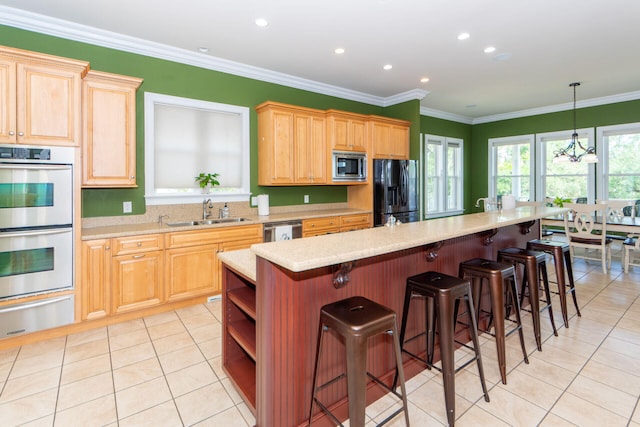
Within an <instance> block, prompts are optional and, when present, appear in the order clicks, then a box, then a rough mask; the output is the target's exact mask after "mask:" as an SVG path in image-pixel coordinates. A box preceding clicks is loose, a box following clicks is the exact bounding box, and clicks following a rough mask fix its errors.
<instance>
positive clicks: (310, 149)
mask: <svg viewBox="0 0 640 427" xmlns="http://www.w3.org/2000/svg"><path fill="white" fill-rule="evenodd" d="M294 117H295V122H294V126H295V136H296V137H295V141H294V154H295V155H294V167H295V174H294V178H295V182H296V183H297V184H324V183H326V182H327V163H326V161H327V157H326V155H325V153H326V151H327V143H326V136H325V129H326V124H325V118H324V114H318V113H296V114H295V116H294Z"/></svg>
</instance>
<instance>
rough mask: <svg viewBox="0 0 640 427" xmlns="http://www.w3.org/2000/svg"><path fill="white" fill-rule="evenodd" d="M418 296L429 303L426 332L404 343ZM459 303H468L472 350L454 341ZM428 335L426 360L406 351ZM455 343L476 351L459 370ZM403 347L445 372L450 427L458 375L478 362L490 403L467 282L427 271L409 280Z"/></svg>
mask: <svg viewBox="0 0 640 427" xmlns="http://www.w3.org/2000/svg"><path fill="white" fill-rule="evenodd" d="M416 295H417V296H422V297H426V298H428V300H427V303H426V304H425V305H426V310H427V313H426V315H427V328H426V331H425V332H424V333H421V334H418V335H416V336H414V337H411V338H409V339H407V340H405V333H406V328H407V319H408V316H409V308H410V305H411V299H412V297H414V296H416ZM460 300H464V301H466V303H467V313H468V315H469V319H470V321H469V327H470V329H469V334H470V335H471V340H472V342H473V347H471V346H468V345H467V344H465V343H462V342H459V341H456V340H455V327H456V323H457V321H456V320H457V315H456V313H457V306H458V303H459V302H460ZM436 320H437V325H438V333H439V345H440V358H441V362H442V368H441V369H439V368H438V367H437V366H434V364H433V354H434V347H435V330H436ZM425 334H426V335H427V352H426V358H424V359H423V358H421V357H420V356H418V355H416V354H414V353H412V352H410V351H408V350H406V349H405V347H404V344H405V342H409V341H411V340H414V339H416V338H418V337H421V336H423V335H425ZM454 343H458V344H460V345H463V346H465V347H467V348H469V349H472V350H473V351H474V357H473V358H471V359H470V360H468V361H466V362H465V363H463V364H462V365H461V366H459V367H458V368H457V369H456V368H455V364H454V351H455V349H454ZM400 346H401V347H402V351H404V352H405V353H407V354H409V355H410V356H411V357H414V358H416V359H418V360H420V361H422V362H423V363H425V364H426V365H427V367H429V368H432V367H433V368H436V369H438V370H440V371H441V372H442V376H443V380H444V397H445V407H446V410H447V420H448V422H449V425H450V426H453V425H454V421H455V396H456V393H455V380H454V377H455V373H456V372H458V371H459V370H460V369H462V368H464V367H465V366H467V365H469V364H470V363H472V362H474V361H476V362H477V365H478V373H479V375H480V384H481V385H482V391H483V393H484V399H485V401H487V402H489V393H488V392H487V386H486V384H485V379H484V370H483V368H482V357H481V356H480V345H479V343H478V327H477V324H476V316H475V310H474V307H473V299H472V298H471V285H470V284H469V282H468V281H467V280H463V279H459V278H457V277H452V276H447V275H445V274H441V273H438V272H435V271H428V272H426V273H422V274H418V275H415V276H411V277H409V278H408V279H407V287H406V291H405V297H404V308H403V313H402V327H401V328H400Z"/></svg>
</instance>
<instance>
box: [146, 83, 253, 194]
mask: <svg viewBox="0 0 640 427" xmlns="http://www.w3.org/2000/svg"><path fill="white" fill-rule="evenodd" d="M158 104H161V105H169V106H175V107H185V108H193V109H200V110H208V111H213V112H221V113H225V114H229V113H231V114H237V115H239V116H240V122H241V126H242V129H241V130H240V132H241V137H240V139H241V153H242V154H241V160H240V164H241V168H242V170H241V172H240V175H241V178H240V180H241V184H240V187H239V188H225V187H224V178H223V177H220V178H222V179H220V181H221V186H220V187H216V188H215V190H214V192H212V193H208V194H206V195H205V194H202V191H201V189H200V188H199V186H198V184H197V183H196V182H195V179H194V183H193V187H192V188H185V189H181V191H176V192H171V193H159V192H158V191H157V190H156V188H155V144H154V141H155V125H154V118H155V111H154V107H155V105H158ZM144 111H145V113H144V114H145V156H144V157H145V199H146V204H147V205H165V204H184V203H199V202H202V199H203V196H206V197H207V198H211V199H212V200H213V201H215V202H236V201H248V200H249V197H250V194H251V193H250V179H251V177H250V135H249V132H250V124H249V123H250V120H249V118H250V111H249V108H248V107H243V106H237V105H228V104H220V103H215V102H209V101H202V100H197V99H190V98H182V97H177V96H170V95H163V94H157V93H151V92H146V93H145V94H144ZM200 172H206V173H213V172H215V171H194V175H193V176H194V177H195V176H196V175H198V173H200Z"/></svg>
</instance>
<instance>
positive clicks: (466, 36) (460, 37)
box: [458, 33, 471, 40]
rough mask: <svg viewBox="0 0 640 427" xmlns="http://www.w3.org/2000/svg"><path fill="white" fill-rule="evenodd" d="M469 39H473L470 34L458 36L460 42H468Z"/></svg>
mask: <svg viewBox="0 0 640 427" xmlns="http://www.w3.org/2000/svg"><path fill="white" fill-rule="evenodd" d="M469 37H471V35H470V34H469V33H460V34H458V40H466V39H468V38H469Z"/></svg>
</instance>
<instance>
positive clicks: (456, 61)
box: [0, 0, 640, 121]
mask: <svg viewBox="0 0 640 427" xmlns="http://www.w3.org/2000/svg"><path fill="white" fill-rule="evenodd" d="M0 5H5V6H9V8H2V9H0V12H1V13H0V23H2V24H5V25H12V26H17V27H22V28H26V29H35V30H37V31H41V32H46V33H51V34H55V35H61V36H63V37H64V36H68V35H67V34H65V31H66V30H68V31H73V29H74V28H75V29H76V34H78V32H77V29H78V28H81V29H82V33H83V34H84V35H85V36H86V37H89V39H91V37H92V36H91V33H94V34H93V37H94V38H95V37H96V35H97V34H99V36H100V41H101V42H102V43H97V44H105V45H108V44H109V43H107V42H106V41H105V40H106V39H109V38H112V37H116V38H118V37H120V36H117V35H116V34H109V33H106V32H104V31H103V30H106V31H109V32H114V33H117V34H119V35H125V36H129V37H133V38H135V39H132V38H129V37H126V38H124V39H121V42H120V46H121V47H120V48H121V49H124V50H132V51H136V49H137V48H135V45H146V46H147V48H148V47H149V46H151V47H153V49H154V50H155V51H162V49H163V47H166V48H167V50H169V51H174V52H181V54H180V56H181V57H183V58H187V57H189V58H194V59H193V60H194V61H196V63H198V64H204V63H206V62H207V61H210V62H211V63H216V61H218V60H220V59H222V60H226V61H225V63H226V64H227V66H229V65H231V66H230V67H229V68H234V69H236V68H237V69H242V68H247V69H249V70H251V72H252V73H254V74H256V73H258V74H259V73H261V72H265V73H266V74H265V76H270V77H267V78H265V79H266V80H272V81H273V80H279V79H280V80H281V81H283V82H285V83H286V82H288V81H292V82H293V85H294V86H296V84H297V85H298V86H300V87H304V88H308V87H309V85H311V86H314V85H316V86H317V87H318V91H319V92H322V93H329V94H337V95H339V96H343V97H345V98H349V99H356V100H364V101H365V102H370V103H374V104H379V105H388V104H390V103H393V100H394V99H400V100H402V98H403V96H409V97H413V99H415V98H421V97H422V95H425V94H426V96H424V97H423V98H422V100H421V106H422V107H423V108H426V109H428V110H429V111H431V110H434V111H435V112H442V113H443V114H444V115H451V116H452V117H459V118H462V119H468V120H470V121H477V120H478V118H480V119H482V118H484V119H487V118H489V117H493V116H500V115H504V114H509V113H513V112H518V111H523V110H532V109H533V110H535V109H544V108H549V107H550V106H556V107H558V108H559V109H561V108H560V107H562V108H567V107H568V106H570V104H571V102H572V100H573V92H572V89H571V88H570V87H569V83H571V82H576V81H577V82H581V83H582V85H581V86H580V87H579V88H578V89H577V98H578V101H579V102H580V101H582V100H589V99H596V98H603V97H613V99H618V98H621V99H623V100H624V99H640V48H639V47H638V41H639V40H640V24H639V22H638V21H639V20H640V1H637V0H607V1H604V0H535V1H533V0H520V1H517V0H320V1H313V2H312V1H304V0H208V1H204V0H180V1H166V0H95V1H87V0H0ZM10 8H17V9H23V10H25V11H29V12H34V13H37V14H42V15H47V16H49V17H53V18H58V19H62V20H65V21H70V22H73V23H78V24H83V25H86V26H89V27H92V28H93V29H95V30H91V29H87V28H84V27H81V26H75V27H74V25H72V24H69V23H64V22H63V23H61V22H58V21H57V20H53V21H52V20H50V19H49V18H45V17H41V16H35V15H32V14H30V13H29V14H24V13H23V12H22V11H19V10H12V9H10ZM2 16H4V18H2ZM259 17H263V18H266V19H267V20H268V21H269V25H268V26H267V27H266V28H258V27H257V26H256V25H255V23H254V21H255V19H256V18H259ZM43 22H45V23H46V25H43V24H42V23H43ZM460 32H468V33H470V34H471V37H470V38H469V39H468V40H465V41H459V40H458V39H457V35H458V34H459V33H460ZM76 38H82V37H76ZM136 39H140V40H136ZM122 40H125V43H123V42H122ZM147 42H155V43H159V44H160V46H158V45H155V44H152V43H151V44H150V43H147ZM0 43H1V42H0ZM163 45H164V46H163ZM489 45H492V46H495V47H496V51H495V52H494V53H492V54H486V53H484V52H483V50H484V48H485V47H487V46H489ZM199 47H207V48H208V49H209V52H208V53H207V54H206V55H207V56H206V57H205V55H203V54H201V53H199V52H198V48H199ZM336 47H343V48H345V49H346V53H345V54H344V55H341V56H338V55H335V54H334V53H333V50H334V49H335V48H336ZM175 48H177V49H175ZM142 51H144V49H142ZM192 53H193V54H192ZM504 56H509V58H508V59H507V60H498V58H501V57H504ZM229 61H233V62H229ZM236 63H237V64H236ZM387 63H390V64H392V65H393V69H392V70H390V71H384V70H383V69H382V67H383V65H385V64H387ZM241 64H246V65H249V66H250V67H244V65H241ZM256 67H257V68H256ZM214 68H215V67H214ZM280 73H283V75H281V74H280ZM240 74H242V73H240ZM274 75H275V76H276V77H274ZM423 76H428V77H429V78H430V81H429V82H428V83H420V81H419V80H420V78H421V77H423Z"/></svg>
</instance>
